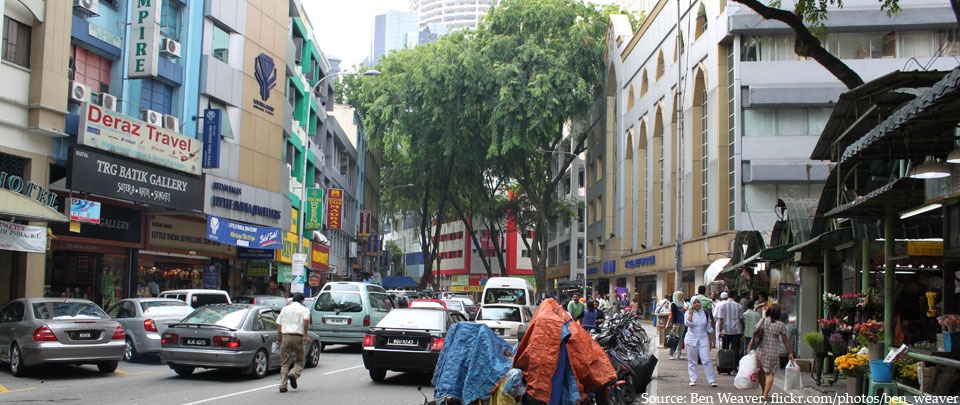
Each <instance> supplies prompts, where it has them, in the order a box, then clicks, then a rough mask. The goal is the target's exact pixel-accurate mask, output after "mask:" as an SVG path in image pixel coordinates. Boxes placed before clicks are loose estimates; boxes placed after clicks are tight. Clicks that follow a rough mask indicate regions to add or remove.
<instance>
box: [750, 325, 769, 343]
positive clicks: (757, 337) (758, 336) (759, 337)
mask: <svg viewBox="0 0 960 405" xmlns="http://www.w3.org/2000/svg"><path fill="white" fill-rule="evenodd" d="M766 321H767V318H763V319H762V320H760V324H759V325H757V329H756V330H754V331H753V340H752V341H751V342H750V344H751V347H756V348H759V347H760V344H761V343H763V324H764V323H765V322H766ZM753 341H756V342H757V343H755V344H754V343H753Z"/></svg>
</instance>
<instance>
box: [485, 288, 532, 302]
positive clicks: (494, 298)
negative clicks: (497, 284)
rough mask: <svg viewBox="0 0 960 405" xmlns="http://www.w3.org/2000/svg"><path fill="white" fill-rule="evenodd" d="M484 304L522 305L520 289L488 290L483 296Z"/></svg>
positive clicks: (521, 291) (521, 290)
mask: <svg viewBox="0 0 960 405" xmlns="http://www.w3.org/2000/svg"><path fill="white" fill-rule="evenodd" d="M483 303H484V304H518V305H523V303H524V302H523V289H522V288H488V289H487V293H486V295H484V296H483Z"/></svg>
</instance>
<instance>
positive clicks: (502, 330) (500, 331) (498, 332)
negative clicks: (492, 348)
mask: <svg viewBox="0 0 960 405" xmlns="http://www.w3.org/2000/svg"><path fill="white" fill-rule="evenodd" d="M494 330H495V331H497V334H498V335H500V336H503V334H504V333H505V332H506V329H494Z"/></svg>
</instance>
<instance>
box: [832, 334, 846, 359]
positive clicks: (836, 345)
mask: <svg viewBox="0 0 960 405" xmlns="http://www.w3.org/2000/svg"><path fill="white" fill-rule="evenodd" d="M827 344H829V345H830V350H831V351H832V352H833V353H834V354H835V355H839V354H840V353H843V352H846V351H847V350H848V349H847V339H846V338H844V337H843V335H841V334H840V333H838V332H833V333H831V334H830V338H829V339H827Z"/></svg>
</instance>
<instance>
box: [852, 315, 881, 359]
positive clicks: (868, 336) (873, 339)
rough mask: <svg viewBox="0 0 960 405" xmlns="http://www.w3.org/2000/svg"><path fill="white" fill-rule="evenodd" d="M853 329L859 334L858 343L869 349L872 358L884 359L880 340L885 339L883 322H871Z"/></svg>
mask: <svg viewBox="0 0 960 405" xmlns="http://www.w3.org/2000/svg"><path fill="white" fill-rule="evenodd" d="M853 329H854V330H856V332H857V341H858V342H860V344H862V345H865V346H867V347H868V348H869V350H870V358H871V359H873V360H880V359H882V358H883V355H884V353H883V344H882V343H881V342H880V339H883V322H877V321H874V320H869V321H866V322H862V323H858V324H856V325H854V326H853Z"/></svg>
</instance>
